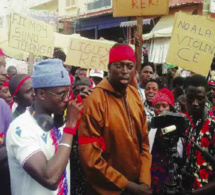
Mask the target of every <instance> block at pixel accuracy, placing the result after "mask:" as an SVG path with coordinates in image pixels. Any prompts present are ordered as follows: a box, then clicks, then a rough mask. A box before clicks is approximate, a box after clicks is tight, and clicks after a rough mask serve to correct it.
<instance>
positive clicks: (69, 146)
mask: <svg viewBox="0 0 215 195" xmlns="http://www.w3.org/2000/svg"><path fill="white" fill-rule="evenodd" d="M58 146H65V147H67V148H72V147H71V145H69V144H66V143H59V144H58Z"/></svg>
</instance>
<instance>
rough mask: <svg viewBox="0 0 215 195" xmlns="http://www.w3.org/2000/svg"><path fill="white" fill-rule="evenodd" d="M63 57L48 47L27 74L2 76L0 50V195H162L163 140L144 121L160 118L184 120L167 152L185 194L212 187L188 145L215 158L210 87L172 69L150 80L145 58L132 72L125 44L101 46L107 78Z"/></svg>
mask: <svg viewBox="0 0 215 195" xmlns="http://www.w3.org/2000/svg"><path fill="white" fill-rule="evenodd" d="M65 59H66V55H65V54H64V52H63V51H62V50H60V49H55V51H54V58H53V59H46V60H43V61H40V62H36V63H35V64H34V70H33V75H32V76H29V75H26V74H17V70H16V68H15V67H9V68H8V69H7V71H6V69H5V67H6V63H5V55H4V53H3V51H2V50H0V127H1V128H0V143H1V144H0V186H1V192H0V193H1V194H4V195H9V194H13V195H25V194H26V195H29V194H32V195H52V194H53V195H54V194H55V195H69V194H71V195H84V194H89V195H94V194H102V195H106V194H107V195H112V194H113V195H115V194H116V195H117V194H122V195H140V194H146V195H147V194H168V193H167V192H166V191H165V187H167V186H166V185H165V184H166V183H167V182H168V181H169V180H170V178H169V174H168V172H169V168H170V167H169V156H168V153H167V149H168V144H167V143H166V141H165V140H164V139H165V137H164V135H163V134H162V131H161V129H160V128H155V127H153V125H152V121H153V118H154V117H156V116H160V115H162V114H163V113H165V112H171V113H181V114H182V113H183V116H186V117H187V118H188V120H189V125H188V127H187V129H184V135H186V136H188V137H189V138H190V140H189V139H185V138H182V137H180V138H179V139H178V140H177V143H176V148H177V150H176V154H175V156H174V159H175V161H176V163H175V164H177V166H178V167H186V170H188V171H187V172H189V173H190V174H189V177H188V181H189V182H187V183H186V184H187V186H188V189H189V190H190V191H188V194H191V193H192V194H211V193H212V192H214V191H215V180H214V179H215V178H214V176H215V173H214V172H215V168H214V166H215V165H214V164H213V162H211V161H210V160H209V159H208V158H207V157H205V156H204V155H203V154H202V153H201V152H200V151H199V150H198V149H197V148H196V147H195V146H194V145H193V144H192V143H191V141H194V142H195V143H196V144H198V145H199V146H200V147H202V148H203V149H204V150H205V151H207V152H208V153H210V154H211V155H212V156H213V157H214V156H215V148H214V147H215V134H214V131H215V120H214V119H215V117H214V114H215V81H213V80H211V79H210V78H209V77H208V78H206V77H203V76H201V75H197V74H195V73H192V74H191V75H190V76H189V77H186V78H184V77H180V76H178V75H177V72H178V67H175V66H174V65H171V64H170V65H168V67H167V74H166V75H164V76H163V75H162V76H158V75H157V74H156V72H155V67H154V65H153V64H152V63H149V62H147V63H145V64H143V65H142V68H141V72H140V73H139V74H136V69H137V67H136V56H135V53H134V51H133V49H132V48H131V47H130V46H129V45H127V44H124V43H117V44H115V45H114V46H113V47H112V48H111V49H110V52H109V63H108V65H107V66H108V73H105V72H103V71H100V70H95V69H92V70H90V71H89V72H88V70H87V69H84V68H78V69H76V71H74V70H72V67H71V66H67V65H65V64H64V63H65ZM137 75H138V76H137ZM134 80H136V82H138V85H137V86H133V85H132V83H133V81H134ZM186 179H187V178H186ZM179 183H180V182H179ZM182 183H183V182H182ZM188 183H189V185H188ZM178 185H179V184H178ZM181 187H183V186H181Z"/></svg>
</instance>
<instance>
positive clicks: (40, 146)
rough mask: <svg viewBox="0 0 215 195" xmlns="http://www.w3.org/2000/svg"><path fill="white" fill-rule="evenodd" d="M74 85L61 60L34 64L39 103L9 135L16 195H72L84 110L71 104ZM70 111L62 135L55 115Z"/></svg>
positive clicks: (33, 82)
mask: <svg viewBox="0 0 215 195" xmlns="http://www.w3.org/2000/svg"><path fill="white" fill-rule="evenodd" d="M70 84H71V83H70V78H69V75H68V72H67V71H66V70H65V68H64V67H63V63H62V61H61V60H58V59H49V60H45V61H42V62H39V63H36V64H35V65H34V72H33V76H32V86H33V88H34V89H35V92H36V98H35V102H34V103H33V105H32V106H31V107H30V108H29V109H27V110H26V112H25V113H23V114H22V115H20V116H19V117H17V118H16V119H15V120H14V121H13V122H12V123H11V125H10V127H9V130H8V134H7V152H8V161H9V169H10V177H11V190H12V194H13V195H29V194H31V195H56V194H61V195H67V194H69V193H70V192H69V189H70V185H69V184H70V179H69V170H68V171H67V167H69V166H68V160H69V156H70V151H71V145H72V140H73V135H75V134H76V129H77V126H78V125H77V122H78V120H79V118H80V111H81V110H82V104H81V103H76V101H75V100H73V101H69V92H70ZM66 108H67V120H66V127H64V129H63V132H62V131H60V130H59V129H58V128H57V127H59V126H60V125H59V124H57V122H56V120H54V119H52V118H51V115H55V118H56V115H58V118H59V116H63V114H64V110H65V109H66ZM60 118H62V117H60ZM58 121H60V120H58Z"/></svg>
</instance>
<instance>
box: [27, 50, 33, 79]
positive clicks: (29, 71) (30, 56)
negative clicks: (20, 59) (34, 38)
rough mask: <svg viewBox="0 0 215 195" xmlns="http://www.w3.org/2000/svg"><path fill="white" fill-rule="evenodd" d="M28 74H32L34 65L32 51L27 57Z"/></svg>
mask: <svg viewBox="0 0 215 195" xmlns="http://www.w3.org/2000/svg"><path fill="white" fill-rule="evenodd" d="M28 63H29V65H28V74H29V75H32V74H33V67H34V55H33V54H32V53H30V54H29V58H28Z"/></svg>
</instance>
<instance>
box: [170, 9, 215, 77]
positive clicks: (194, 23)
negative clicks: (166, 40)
mask: <svg viewBox="0 0 215 195" xmlns="http://www.w3.org/2000/svg"><path fill="white" fill-rule="evenodd" d="M214 53H215V23H214V22H213V21H211V20H209V19H207V18H206V17H203V16H196V15H188V14H185V13H182V12H179V13H178V14H176V17H175V24H174V29H173V33H172V38H171V42H170V47H169V51H168V55H167V59H166V61H167V62H168V63H170V64H173V65H175V66H178V67H181V68H184V69H186V70H190V71H193V72H195V73H197V74H201V75H204V76H207V75H208V72H209V69H210V66H211V62H212V59H213V57H214Z"/></svg>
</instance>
